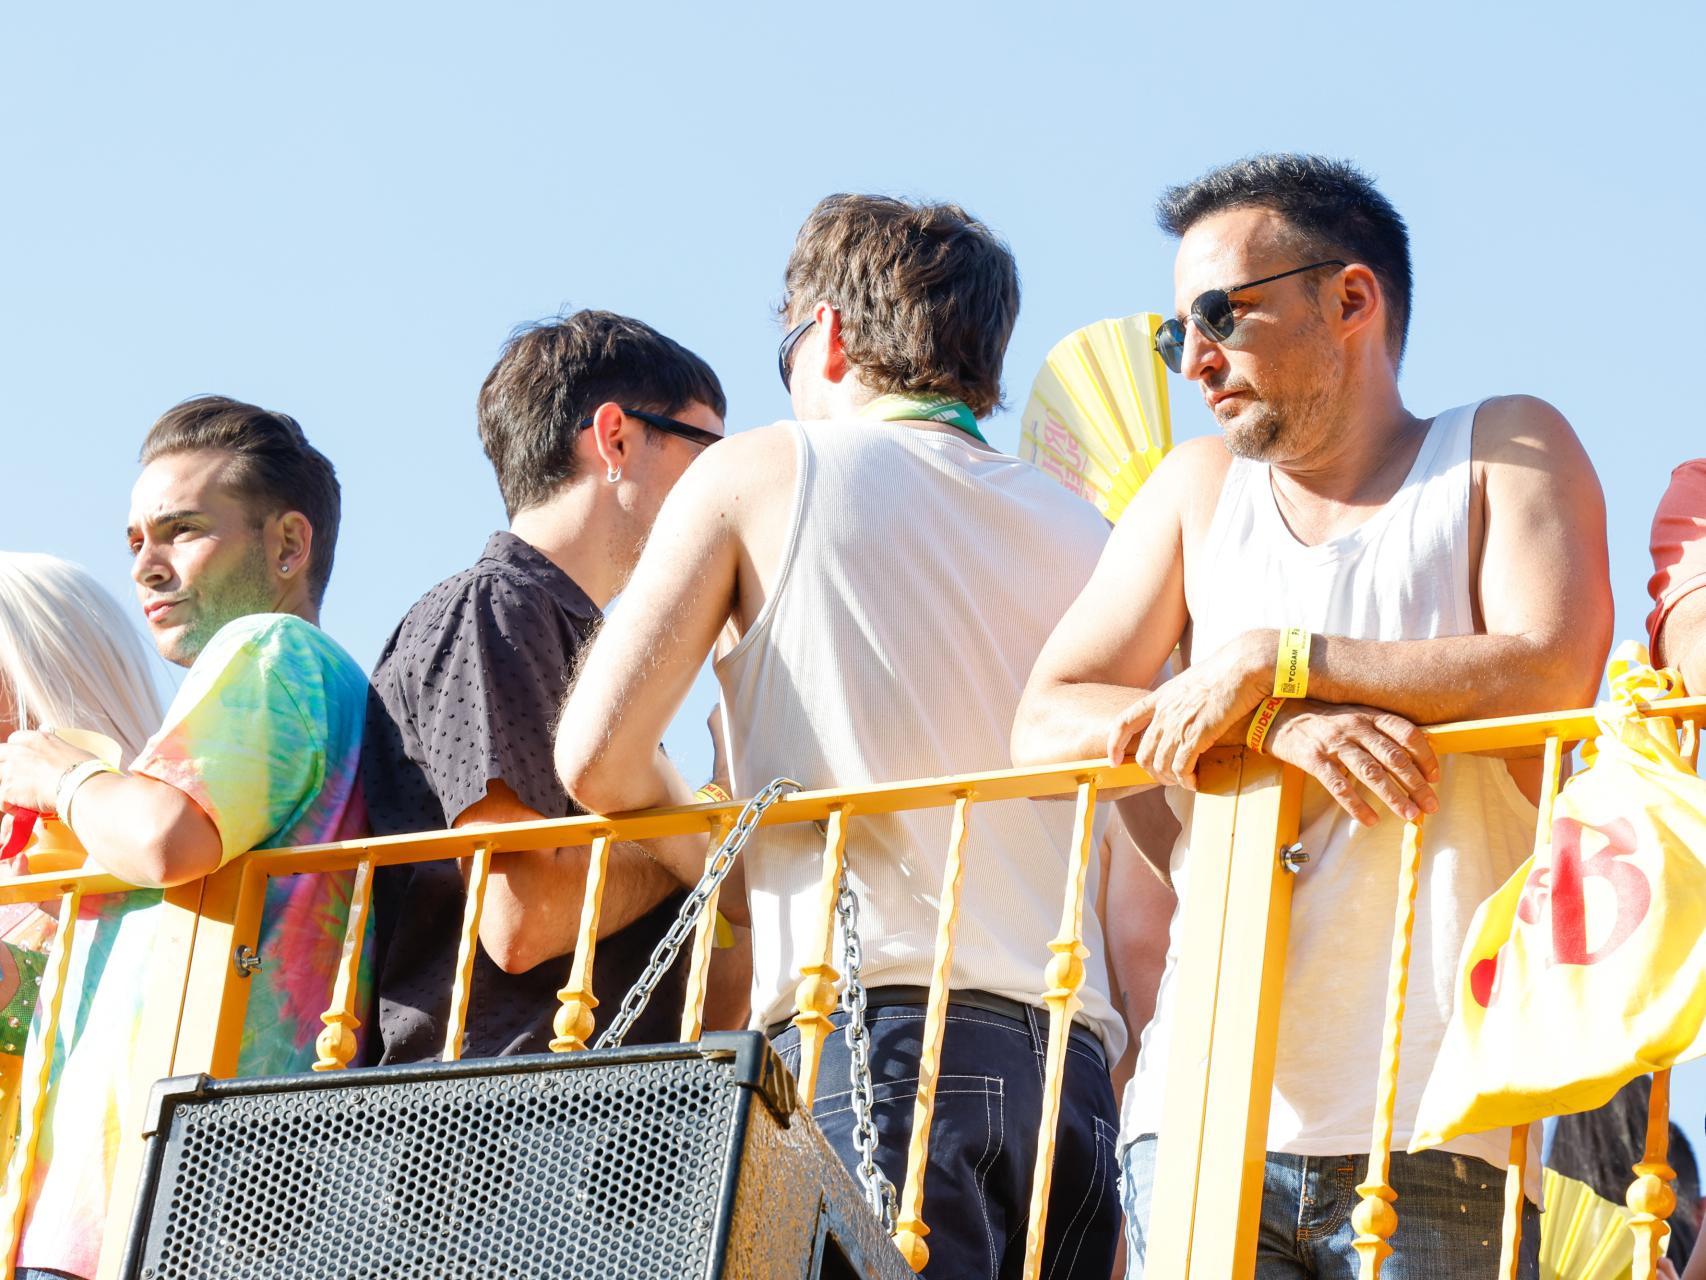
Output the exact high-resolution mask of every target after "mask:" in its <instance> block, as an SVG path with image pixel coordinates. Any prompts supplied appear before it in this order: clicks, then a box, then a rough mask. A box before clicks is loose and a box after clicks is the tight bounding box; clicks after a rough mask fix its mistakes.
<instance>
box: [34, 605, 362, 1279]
mask: <svg viewBox="0 0 1706 1280" xmlns="http://www.w3.org/2000/svg"><path fill="white" fill-rule="evenodd" d="M366 706H367V678H366V676H365V675H363V674H362V671H361V668H360V667H358V666H357V665H356V664H355V661H354V659H352V658H351V657H350V656H349V654H347V653H345V652H344V650H343V649H342V648H340V647H339V646H338V644H337V642H336V641H334V640H332V639H331V637H329V636H327V635H326V633H325V632H323V631H321V630H320V629H319V628H318V627H316V626H314V625H312V624H311V623H308V622H304V621H303V620H302V619H300V618H297V617H293V616H290V615H287V614H271V613H268V614H255V615H251V616H249V617H246V618H239V619H238V620H236V621H235V622H231V623H229V624H227V625H226V626H225V627H223V628H221V629H220V631H219V632H218V634H216V635H215V636H214V637H213V639H212V640H211V641H210V642H209V643H208V646H207V648H206V649H205V650H204V651H203V652H202V654H201V656H200V657H199V658H197V659H196V661H195V664H194V665H193V666H192V667H191V668H190V670H189V674H188V676H186V678H185V680H184V684H183V687H182V688H181V689H180V690H179V691H178V696H177V697H176V698H174V699H173V701H172V705H171V707H170V708H169V709H168V710H167V712H166V719H165V722H164V723H163V724H162V725H161V727H160V731H159V732H158V733H156V734H155V735H154V737H153V738H151V739H150V740H149V741H148V743H147V745H146V746H144V747H143V749H142V753H141V754H140V755H139V756H137V758H136V760H135V761H133V762H132V764H131V766H130V772H132V773H136V774H146V775H147V776H149V777H151V778H158V779H159V780H160V781H162V782H165V783H168V784H170V785H171V786H173V787H176V788H177V789H178V790H179V791H182V792H183V793H184V794H185V795H187V796H189V797H190V798H191V799H192V800H194V801H195V803H196V804H197V806H199V807H200V808H201V810H202V811H203V812H204V813H206V814H207V816H208V817H209V818H211V819H212V820H213V822H214V825H215V826H217V827H218V829H219V837H220V841H221V843H222V845H223V847H224V860H225V861H229V860H230V859H232V858H234V857H236V856H237V855H238V854H241V853H244V852H246V851H248V850H250V849H265V848H278V847H282V846H286V845H297V844H313V843H318V842H321V841H327V840H341V839H348V838H352V837H354V836H358V835H361V834H364V828H365V812H364V810H363V808H362V803H361V790H360V787H359V786H358V785H357V764H358V761H359V756H360V752H361V730H362V721H363V717H364V715H365V712H366ZM351 879H352V876H351V875H350V874H349V873H343V874H336V875H324V874H309V875H299V876H280V877H275V878H273V879H272V880H271V881H270V882H269V884H268V886H267V899H266V909H265V912H264V914H263V916H262V922H261V932H260V944H259V950H260V954H261V958H262V961H263V967H262V968H261V970H260V971H259V972H258V973H256V974H255V976H254V977H253V978H252V979H251V981H252V982H253V984H254V985H253V987H252V988H251V990H250V992H249V1008H248V1016H247V1019H246V1021H245V1023H244V1028H243V1047H242V1052H241V1056H240V1059H239V1065H238V1074H239V1075H243V1076H254V1075H271V1074H276V1073H283V1072H291V1071H305V1070H307V1069H308V1068H309V1066H310V1065H311V1064H312V1063H313V1062H314V1059H315V1057H316V1056H317V1055H316V1053H315V1048H314V1040H315V1037H316V1036H318V1035H319V1033H320V1030H321V1028H322V1025H323V1024H322V1023H321V1021H320V1014H321V1012H322V1010H324V1009H325V1007H326V1004H327V1002H328V1001H329V1000H330V997H331V987H332V979H333V976H334V973H335V969H336V965H337V961H338V956H339V953H340V950H341V948H342V945H343V935H344V926H345V923H346V922H347V921H348V919H349V898H350V884H351ZM159 904H160V893H159V891H158V890H154V891H142V892H137V893H131V894H126V895H123V896H108V897H105V898H92V899H90V900H88V901H87V902H85V903H84V904H83V907H82V910H81V912H80V914H79V917H78V923H77V930H76V934H75V943H74V946H73V949H72V959H71V970H70V973H69V974H68V975H67V979H66V994H65V1000H64V1003H63V1005H62V1007H61V1011H60V1036H59V1046H58V1051H57V1052H56V1053H55V1058H54V1072H55V1076H54V1085H53V1091H52V1094H51V1095H50V1098H49V1111H48V1120H47V1127H46V1129H45V1130H44V1132H43V1133H42V1136H41V1144H40V1146H39V1147H38V1154H37V1163H36V1176H35V1185H34V1189H33V1194H32V1196H31V1203H30V1210H29V1217H28V1219H27V1223H26V1227H25V1233H24V1241H23V1247H22V1249H21V1250H20V1253H19V1256H18V1262H19V1265H21V1266H33V1267H50V1268H54V1269H57V1270H60V1271H68V1272H71V1273H72V1274H74V1275H81V1276H93V1275H94V1274H95V1268H96V1264H97V1260H98V1258H99V1255H100V1247H101V1236H102V1231H103V1229H104V1220H105V1217H106V1212H107V1204H106V1196H107V1188H108V1187H109V1185H110V1184H111V1180H112V1175H113V1164H114V1161H115V1158H116V1156H117V1151H118V1141H119V1135H120V1133H121V1132H122V1131H123V1128H124V1125H125V1122H126V1120H127V1119H128V1118H129V1117H127V1116H126V1115H125V1114H123V1113H124V1112H128V1111H129V1109H130V1106H131V1094H130V1091H129V1088H128V1082H129V1077H130V1075H131V1072H130V1070H129V1067H130V1063H131V1059H132V1055H133V1054H134V1052H135V1046H136V1041H137V1033H138V1031H139V1030H140V1026H141V1012H142V1002H143V997H144V994H145V988H146V985H147V984H146V977H147V973H148V967H149V966H148V960H149V955H150V953H151V951H152V948H153V942H154V938H155V935H156V933H157V931H158V929H159V926H160V923H161V915H162V913H161V910H159V909H158V908H159ZM368 969H369V963H368V959H367V957H366V956H365V955H364V957H363V964H362V989H363V991H362V994H361V996H360V997H358V998H359V999H360V1003H359V1004H358V1005H357V1007H358V1008H364V1007H365V1004H366V995H365V991H366V987H367V984H368ZM113 1208H114V1211H115V1212H117V1213H119V1214H121V1215H125V1216H127V1217H128V1214H129V1211H130V1206H128V1205H123V1206H118V1205H115V1206H113Z"/></svg>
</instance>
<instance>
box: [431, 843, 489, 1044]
mask: <svg viewBox="0 0 1706 1280" xmlns="http://www.w3.org/2000/svg"><path fill="white" fill-rule="evenodd" d="M491 873H492V847H491V845H489V844H478V845H475V846H474V856H473V857H472V858H470V859H469V862H468V895H467V897H466V898H465V899H464V900H463V903H462V932H461V936H460V937H459V939H458V940H457V945H456V973H455V977H454V978H453V979H452V981H451V984H450V1013H449V1015H448V1016H447V1017H446V1019H445V1025H444V1049H443V1051H442V1052H441V1053H440V1054H439V1057H440V1059H441V1060H443V1061H445V1062H456V1061H458V1060H459V1059H460V1058H461V1057H462V1033H463V1032H464V1031H465V1030H466V1029H467V1027H468V1001H469V999H470V998H471V997H472V996H473V994H474V957H475V955H476V954H477V953H478V952H479V948H480V913H481V912H482V911H484V910H485V907H486V881H487V879H488V878H489V877H490V876H491Z"/></svg>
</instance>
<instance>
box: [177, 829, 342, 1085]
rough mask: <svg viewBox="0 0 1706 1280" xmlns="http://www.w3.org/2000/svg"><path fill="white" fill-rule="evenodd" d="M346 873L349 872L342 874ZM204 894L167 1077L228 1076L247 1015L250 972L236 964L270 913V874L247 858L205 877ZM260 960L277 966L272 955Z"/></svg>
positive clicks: (232, 1070)
mask: <svg viewBox="0 0 1706 1280" xmlns="http://www.w3.org/2000/svg"><path fill="white" fill-rule="evenodd" d="M343 874H347V873H343ZM205 886H206V887H205V888H204V889H203V891H202V895H201V918H200V920H198V921H197V922H196V928H195V946H194V949H193V950H192V952H191V953H190V968H189V978H188V980H187V981H186V983H185V988H184V1002H183V1021H182V1022H181V1023H180V1024H179V1027H178V1042H177V1047H176V1049H175V1050H174V1052H173V1054H172V1069H171V1071H170V1072H168V1073H167V1074H169V1075H179V1076H183V1075H197V1074H200V1073H202V1072H205V1073H207V1074H208V1075H210V1076H222V1077H230V1076H234V1075H236V1074H237V1062H238V1059H239V1058H240V1057H241V1055H242V1051H243V1023H244V1019H245V1018H246V1017H247V1015H248V1011H249V987H250V985H251V982H252V978H251V976H250V974H249V971H248V970H246V969H242V968H239V967H238V965H237V962H236V960H237V954H238V949H239V948H241V949H243V951H244V952H245V953H252V952H253V950H254V948H255V945H256V942H257V939H258V938H259V936H260V932H261V916H262V914H263V913H264V912H265V910H266V898H267V874H266V872H265V871H264V870H262V869H261V868H260V867H258V866H256V865H255V864H254V863H253V862H252V861H251V860H250V857H249V856H247V855H245V856H244V857H241V858H234V859H233V860H232V861H230V862H229V863H227V864H226V865H225V866H223V867H221V868H220V869H219V870H218V871H216V872H214V873H213V874H212V875H211V876H209V877H207V880H206V882H205ZM259 960H260V962H261V963H262V964H263V965H265V964H266V963H268V962H269V961H271V962H272V963H275V964H276V963H277V962H278V959H277V957H274V956H261V957H259Z"/></svg>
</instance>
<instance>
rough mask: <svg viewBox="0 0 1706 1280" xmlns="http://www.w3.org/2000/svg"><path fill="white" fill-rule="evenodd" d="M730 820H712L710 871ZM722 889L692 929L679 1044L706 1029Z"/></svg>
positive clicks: (714, 893) (707, 853)
mask: <svg viewBox="0 0 1706 1280" xmlns="http://www.w3.org/2000/svg"><path fill="white" fill-rule="evenodd" d="M732 824H733V819H732V818H730V817H729V816H728V815H726V814H718V815H717V816H716V817H715V818H713V819H711V844H710V847H709V848H708V849H706V850H705V866H706V868H707V869H709V868H710V865H711V863H712V861H713V860H714V859H715V858H716V856H717V846H718V845H720V844H722V842H723V837H724V836H726V835H728V833H729V827H730V826H731V825H732ZM722 892H723V887H722V886H721V885H718V886H717V887H716V888H715V889H714V890H712V892H711V897H710V899H709V900H708V901H707V902H706V903H705V910H704V911H702V912H701V913H700V915H699V923H698V924H696V925H694V926H693V954H692V959H691V960H690V961H689V967H688V970H687V998H686V999H685V1000H683V1001H682V1003H681V1042H682V1043H683V1044H691V1043H693V1041H695V1040H697V1039H698V1038H699V1035H700V1033H701V1032H703V1031H704V1030H705V992H706V990H707V988H708V987H709V985H710V978H711V949H712V947H713V946H714V945H715V944H716V941H717V899H718V898H719V897H720V896H721V895H722Z"/></svg>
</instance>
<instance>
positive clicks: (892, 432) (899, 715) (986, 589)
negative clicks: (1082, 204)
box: [716, 421, 1126, 1062]
mask: <svg viewBox="0 0 1706 1280" xmlns="http://www.w3.org/2000/svg"><path fill="white" fill-rule="evenodd" d="M787 426H788V428H789V429H790V430H791V431H792V432H793V434H794V438H795V440H796V442H797V446H798V454H797V458H798V468H797V472H798V474H797V478H796V480H795V484H794V495H793V517H792V526H791V530H790V532H789V535H788V539H787V543H786V546H785V550H784V551H783V560H782V565H781V569H780V572H779V573H778V574H777V576H776V579H775V586H774V589H773V590H772V592H771V595H770V598H769V600H768V601H767V602H766V604H765V607H764V609H763V611H762V612H761V613H760V614H759V616H758V618H757V619H756V620H755V621H754V623H753V625H752V628H751V629H750V630H749V631H748V632H747V634H746V635H745V636H743V637H742V639H741V641H740V643H739V644H738V645H736V647H735V648H734V649H733V650H731V651H730V652H729V653H728V654H727V655H726V656H725V657H724V658H723V659H722V660H721V661H719V662H718V663H717V664H716V672H717V678H718V680H719V681H720V682H721V684H722V690H723V714H724V717H725V725H726V727H727V729H728V739H729V744H730V771H731V775H732V780H733V783H734V787H735V790H736V793H737V794H739V795H751V794H752V793H753V792H754V791H756V790H757V789H758V788H759V787H762V786H763V785H764V784H765V783H767V782H769V781H770V780H771V779H772V778H774V777H777V776H781V775H786V776H788V777H791V778H794V779H796V780H797V781H799V782H800V783H801V784H803V785H804V786H806V787H808V788H813V787H831V786H835V787H855V786H859V785H862V784H865V783H872V782H892V781H899V780H901V779H905V778H919V777H938V776H941V775H944V774H950V773H972V772H978V771H982V770H989V769H1005V768H1009V767H1011V756H1010V754H1009V746H1008V743H1009V736H1010V734H1011V731H1012V725H1013V716H1014V713H1015V712H1016V710H1017V709H1018V704H1019V694H1020V692H1021V691H1022V690H1023V688H1024V684H1025V681H1026V679H1027V678H1028V677H1029V675H1030V673H1031V667H1032V666H1033V665H1034V663H1035V662H1036V658H1037V654H1038V652H1039V651H1040V650H1041V648H1042V645H1043V642H1044V641H1045V640H1047V639H1048V636H1049V634H1050V632H1052V631H1053V629H1054V626H1055V624H1056V623H1057V622H1058V621H1059V620H1060V618H1061V615H1062V614H1064V613H1065V612H1066V609H1067V606H1068V605H1070V604H1071V603H1072V601H1073V600H1074V599H1075V598H1076V597H1077V595H1078V593H1079V591H1080V590H1081V589H1082V588H1083V586H1084V584H1085V583H1086V582H1087V581H1088V580H1089V577H1090V572H1091V570H1092V569H1093V568H1094V567H1095V564H1096V560H1097V557H1098V556H1099V555H1100V554H1101V550H1102V546H1103V544H1104V542H1105V541H1106V540H1107V524H1106V522H1105V521H1103V519H1102V517H1101V516H1100V515H1098V514H1097V513H1096V511H1095V510H1094V509H1093V508H1092V507H1090V506H1089V504H1087V503H1085V502H1083V501H1081V500H1079V499H1077V498H1074V497H1072V496H1071V495H1070V494H1068V493H1067V492H1066V491H1065V490H1063V489H1062V488H1061V487H1060V486H1059V485H1058V484H1057V483H1055V482H1054V481H1053V480H1050V479H1049V478H1048V477H1047V476H1045V475H1044V474H1043V473H1042V472H1041V471H1039V470H1037V469H1036V468H1035V467H1033V466H1031V465H1030V464H1029V463H1025V462H1021V461H1019V460H1018V459H1017V458H1013V457H1008V456H1006V455H1004V454H998V453H991V452H989V451H987V450H984V449H979V448H977V447H975V446H974V445H973V444H972V443H971V442H970V441H968V440H966V439H965V438H964V437H961V436H959V435H958V434H950V433H948V432H942V431H931V430H920V429H918V428H916V427H909V426H904V425H900V424H895V423H883V422H869V421H837V422H813V423H789V424H787ZM1072 810H1073V806H1072V804H1071V803H1070V802H1069V801H1068V802H1048V803H1033V802H1030V801H1023V800H1021V801H1003V802H999V803H990V804H973V806H972V808H971V811H970V813H971V817H970V835H969V838H968V840H967V843H966V853H965V859H966V860H965V877H964V882H963V884H964V889H963V894H964V896H963V899H962V907H961V913H960V925H959V933H958V936H957V938H956V941H955V946H954V962H953V971H952V974H951V978H950V981H951V985H952V986H953V987H956V988H962V989H981V990H984V991H992V992H995V993H996V994H998V995H1003V996H1007V997H1009V998H1010V999H1013V1000H1020V1001H1024V1002H1027V1003H1030V1004H1037V1005H1040V1004H1041V1000H1040V996H1039V993H1040V992H1041V991H1042V989H1043V985H1044V984H1043V970H1044V967H1045V966H1046V965H1047V963H1048V961H1049V959H1050V953H1049V950H1048V941H1049V939H1050V938H1052V937H1053V936H1054V934H1055V932H1056V930H1057V928H1058V927H1059V923H1060V913H1061V904H1062V898H1063V893H1064V889H1065V879H1066V860H1067V852H1066V851H1067V844H1068V839H1069V835H1070V830H1071V826H1072ZM950 816H951V811H950V810H948V809H935V810H927V811H924V812H919V813H901V814H888V815H876V816H871V817H858V816H855V817H854V818H853V819H852V820H851V822H850V823H849V826H848V836H847V863H848V867H849V870H850V873H851V878H852V883H853V885H854V888H855V890H856V892H857V893H858V895H859V910H860V932H861V934H862V935H863V937H862V941H863V944H864V979H865V982H866V983H867V984H868V985H870V986H882V985H886V984H907V985H918V986H926V985H928V984H929V982H930V962H931V956H932V954H933V952H934V949H935V938H936V909H937V904H938V902H939V899H940V893H941V884H942V871H943V867H944V866H945V864H946V860H947V846H948V830H949V823H950ZM822 856H823V838H822V836H820V835H819V834H818V833H817V832H816V831H814V830H813V829H812V828H811V827H810V826H806V827H803V828H801V827H781V828H767V829H762V830H760V831H759V832H758V833H757V834H756V835H755V836H754V837H753V840H752V843H751V844H750V845H749V846H748V848H747V852H746V854H745V858H746V883H747V893H748V897H749V899H750V903H751V909H752V952H753V957H752V958H753V984H754V987H753V1025H754V1026H759V1027H763V1026H766V1025H768V1024H771V1023H774V1022H777V1021H780V1020H781V1019H783V1018H785V1017H788V1016H789V1015H790V1013H791V1012H792V1010H793V1007H794V993H795V988H796V986H797V984H798V982H799V977H800V965H801V963H802V961H804V960H805V958H806V957H807V956H808V954H809V949H810V948H811V947H812V945H813V941H812V938H813V933H814V932H815V931H816V929H817V927H818V925H817V920H816V918H815V917H816V892H815V890H816V885H817V880H818V873H819V867H820V865H821V860H822ZM1095 880H1096V877H1095V876H1092V877H1091V881H1092V887H1091V890H1090V892H1091V894H1092V895H1093V894H1094V893H1095V888H1094V882H1095ZM1094 905H1095V904H1094V902H1093V901H1092V903H1091V910H1089V911H1087V912H1086V915H1085V942H1086V943H1087V944H1088V946H1089V948H1090V951H1091V954H1092V957H1093V958H1092V960H1091V961H1090V962H1089V964H1088V966H1087V967H1088V970H1089V977H1088V978H1087V980H1086V983H1085V987H1084V990H1083V992H1082V998H1083V1001H1084V1013H1083V1014H1082V1015H1081V1017H1083V1018H1087V1019H1088V1021H1089V1022H1090V1024H1091V1025H1092V1026H1093V1027H1095V1028H1096V1030H1097V1031H1098V1032H1099V1033H1100V1035H1101V1038H1102V1041H1103V1043H1104V1045H1105V1047H1106V1048H1107V1051H1108V1054H1109V1061H1110V1062H1112V1061H1115V1060H1117V1059H1118V1057H1119V1055H1120V1054H1121V1053H1122V1052H1123V1051H1124V1046H1125V1042H1126V1034H1125V1027H1124V1024H1123V1023H1122V1021H1121V1020H1120V1018H1119V1017H1118V1015H1117V1014H1116V1013H1115V1012H1114V1009H1113V1006H1112V1004H1111V1003H1110V1002H1109V999H1108V991H1107V982H1106V979H1105V976H1104V972H1105V968H1104V965H1103V962H1102V956H1103V954H1104V951H1103V943H1102V934H1101V927H1100V924H1099V922H1098V919H1097V917H1096V914H1095V911H1094ZM837 967H839V961H838V962H837Z"/></svg>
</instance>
